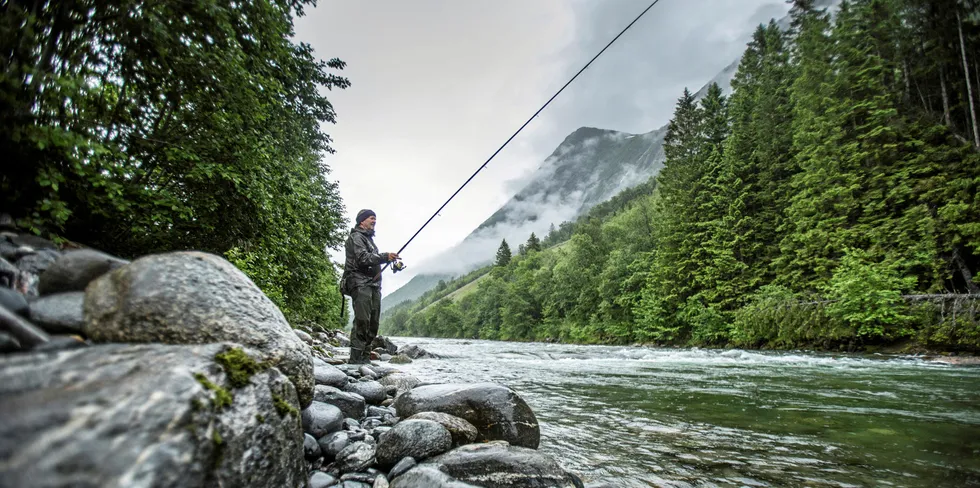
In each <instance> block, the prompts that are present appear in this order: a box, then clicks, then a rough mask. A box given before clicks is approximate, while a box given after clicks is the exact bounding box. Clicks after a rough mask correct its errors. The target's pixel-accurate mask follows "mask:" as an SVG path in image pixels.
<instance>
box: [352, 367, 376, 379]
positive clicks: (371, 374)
mask: <svg viewBox="0 0 980 488" xmlns="http://www.w3.org/2000/svg"><path fill="white" fill-rule="evenodd" d="M357 370H358V371H360V372H361V377H362V378H369V379H372V380H376V379H378V377H379V376H381V375H379V374H378V373H376V372H375V371H374V370H373V369H371V367H370V366H368V365H364V366H361V367H360V368H357Z"/></svg>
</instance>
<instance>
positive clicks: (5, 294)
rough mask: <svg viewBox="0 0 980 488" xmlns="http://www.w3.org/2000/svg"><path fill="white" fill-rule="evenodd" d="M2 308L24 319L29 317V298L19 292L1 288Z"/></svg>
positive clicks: (0, 304)
mask: <svg viewBox="0 0 980 488" xmlns="http://www.w3.org/2000/svg"><path fill="white" fill-rule="evenodd" d="M0 307H3V308H6V309H7V310H10V311H11V312H13V313H15V314H17V315H20V316H21V317H24V318H27V317H28V316H29V310H30V309H29V307H28V306H27V298H26V297H25V296H24V294H22V293H21V292H19V291H17V290H11V289H10V288H6V287H0Z"/></svg>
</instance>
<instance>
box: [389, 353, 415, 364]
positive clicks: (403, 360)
mask: <svg viewBox="0 0 980 488" xmlns="http://www.w3.org/2000/svg"><path fill="white" fill-rule="evenodd" d="M388 361H389V362H390V363H391V364H408V363H411V362H412V358H410V357H408V356H406V355H404V354H396V355H394V356H392V357H391V359H389V360H388Z"/></svg>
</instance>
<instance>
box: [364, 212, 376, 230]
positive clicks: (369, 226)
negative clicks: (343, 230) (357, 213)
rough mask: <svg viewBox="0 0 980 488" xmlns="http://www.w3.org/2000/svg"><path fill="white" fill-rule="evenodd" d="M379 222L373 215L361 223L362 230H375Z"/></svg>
mask: <svg viewBox="0 0 980 488" xmlns="http://www.w3.org/2000/svg"><path fill="white" fill-rule="evenodd" d="M377 221H378V218H377V217H375V216H373V215H372V216H370V217H368V218H366V219H364V220H362V221H361V228H362V229H364V230H374V223H375V222H377Z"/></svg>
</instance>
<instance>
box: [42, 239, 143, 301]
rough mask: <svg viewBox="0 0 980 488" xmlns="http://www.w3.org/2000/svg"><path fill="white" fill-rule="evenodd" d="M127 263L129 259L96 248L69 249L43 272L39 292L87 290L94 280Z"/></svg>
mask: <svg viewBox="0 0 980 488" xmlns="http://www.w3.org/2000/svg"><path fill="white" fill-rule="evenodd" d="M127 263H129V261H126V260H124V259H119V258H117V257H115V256H110V255H108V254H105V253H102V252H99V251H96V250H94V249H79V250H76V251H69V252H66V253H64V254H62V255H61V256H59V257H58V259H57V260H56V261H54V262H53V263H52V264H51V265H50V266H48V268H47V269H45V270H44V272H43V273H41V277H40V282H39V283H38V285H37V288H38V292H39V293H40V294H41V295H42V296H43V295H50V294H52V293H60V292H65V291H85V287H86V286H88V284H89V283H90V282H91V281H92V280H94V279H96V278H98V277H99V276H102V275H104V274H106V273H108V272H109V271H112V270H114V269H116V268H120V267H122V266H124V265H126V264H127Z"/></svg>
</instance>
